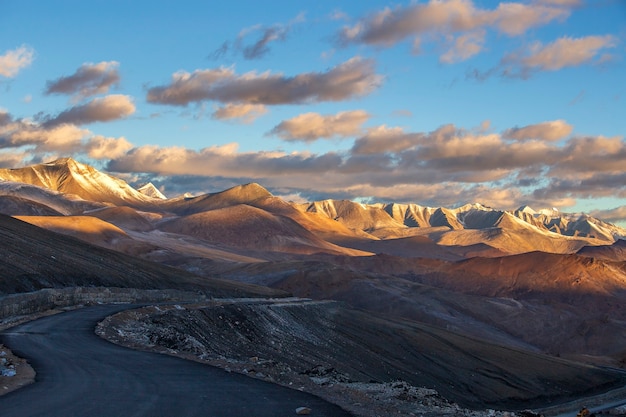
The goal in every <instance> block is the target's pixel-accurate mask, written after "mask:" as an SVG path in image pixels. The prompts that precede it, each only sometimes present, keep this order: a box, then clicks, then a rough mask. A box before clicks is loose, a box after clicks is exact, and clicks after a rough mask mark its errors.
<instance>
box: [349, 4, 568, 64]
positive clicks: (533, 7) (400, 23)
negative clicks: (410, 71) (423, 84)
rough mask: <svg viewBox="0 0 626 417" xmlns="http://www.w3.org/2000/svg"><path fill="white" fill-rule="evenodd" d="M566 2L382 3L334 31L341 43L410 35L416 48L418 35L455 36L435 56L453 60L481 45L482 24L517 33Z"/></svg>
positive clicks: (556, 16)
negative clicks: (488, 5) (492, 4)
mask: <svg viewBox="0 0 626 417" xmlns="http://www.w3.org/2000/svg"><path fill="white" fill-rule="evenodd" d="M567 6H571V4H568V3H565V2H561V4H547V3H543V4H542V3H538V2H535V3H530V4H527V3H519V2H506V3H499V4H498V7H497V8H495V9H483V8H479V7H477V6H475V5H474V3H473V2H472V1H471V0H430V1H429V2H427V3H411V4H410V5H407V6H404V7H396V8H393V9H392V8H388V7H387V8H385V9H383V10H381V11H379V12H377V13H374V14H372V15H370V16H367V17H365V18H363V19H361V20H359V21H358V22H357V23H356V24H354V25H352V26H345V27H344V28H343V29H342V30H341V31H340V32H339V34H338V36H337V38H338V42H339V43H340V44H341V45H344V46H345V45H348V44H354V43H356V44H366V45H374V46H380V47H389V46H392V45H395V44H397V43H399V42H402V41H404V40H406V39H408V38H412V39H413V52H414V53H419V51H420V50H421V49H422V48H421V44H422V41H423V39H425V38H427V39H441V38H443V39H444V40H446V39H450V38H452V39H455V40H454V42H453V44H452V47H451V48H448V50H447V52H445V53H444V54H443V55H442V56H441V57H440V60H441V61H442V62H445V63H453V62H459V61H463V60H466V59H468V58H470V57H472V56H474V55H476V54H477V53H479V52H480V51H482V49H483V45H484V38H485V31H486V30H487V29H491V30H494V31H496V32H498V33H503V34H506V35H508V36H519V35H522V34H523V33H525V32H526V31H528V30H529V29H531V28H533V27H538V26H542V25H546V24H548V23H550V22H552V21H555V20H563V19H565V18H567V17H568V16H569V14H570V9H569V7H567Z"/></svg>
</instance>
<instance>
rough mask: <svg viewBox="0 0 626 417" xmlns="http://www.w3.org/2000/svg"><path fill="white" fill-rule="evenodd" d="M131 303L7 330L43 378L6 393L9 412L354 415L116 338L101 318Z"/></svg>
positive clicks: (1, 336) (6, 339) (3, 400)
mask: <svg viewBox="0 0 626 417" xmlns="http://www.w3.org/2000/svg"><path fill="white" fill-rule="evenodd" d="M127 308H129V307H128V306H121V305H103V306H96V307H89V308H84V309H79V310H74V311H70V312H66V313H62V314H57V315H54V316H49V317H45V318H41V319H38V320H35V321H32V322H29V323H26V324H23V325H20V326H17V327H14V328H11V329H8V330H6V331H5V332H4V333H0V342H2V343H4V344H5V345H6V346H7V347H8V348H10V349H11V350H13V352H14V353H15V354H17V355H19V356H21V357H24V358H26V359H28V360H29V362H30V363H31V365H32V366H33V368H34V369H35V371H36V372H37V377H36V382H35V383H34V384H31V385H29V386H26V387H24V388H22V389H19V390H17V391H14V392H11V393H9V394H7V395H5V396H3V397H0V415H2V417H23V416H31V417H35V416H46V417H55V416H59V417H61V416H62V417H68V416H91V417H98V416H103V417H104V416H107V417H110V416H150V417H158V416H163V417H165V416H167V417H172V416H203V417H240V416H241V417H243V416H254V417H265V416H267V417H283V416H285V417H286V416H294V415H296V412H295V410H296V408H298V407H309V408H311V409H312V410H313V412H312V413H311V415H312V416H328V417H331V416H332V417H344V416H346V417H347V416H351V414H350V413H348V412H346V411H344V410H342V409H341V408H339V407H338V406H335V405H333V404H330V403H328V402H326V401H324V400H322V399H320V398H318V397H315V396H313V395H310V394H307V393H304V392H300V391H297V390H292V389H288V388H285V387H281V386H278V385H275V384H271V383H268V382H264V381H261V380H257V379H252V378H248V377H246V376H243V375H239V374H235V373H228V372H226V371H223V370H221V369H218V368H215V367H212V366H208V365H204V364H200V363H196V362H191V361H186V360H183V359H179V358H175V357H170V356H166V355H161V354H156V353H149V352H140V351H135V350H131V349H127V348H124V347H121V346H117V345H114V344H112V343H109V342H107V341H105V340H103V339H101V338H100V337H98V336H97V335H96V334H95V333H94V328H95V325H96V323H97V322H98V321H99V320H102V319H103V318H104V317H106V316H108V315H110V314H113V313H116V312H118V311H121V310H124V309H127Z"/></svg>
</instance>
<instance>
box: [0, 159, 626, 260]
mask: <svg viewBox="0 0 626 417" xmlns="http://www.w3.org/2000/svg"><path fill="white" fill-rule="evenodd" d="M0 180H3V181H0V212H2V213H5V214H10V215H19V216H42V215H43V216H53V215H62V216H67V215H74V216H76V215H81V216H84V215H89V216H90V217H96V218H100V219H101V220H102V221H105V222H108V223H111V224H113V225H118V226H122V227H121V228H122V229H130V230H134V229H141V230H143V231H146V230H149V229H152V230H161V231H163V232H167V233H179V232H181V233H182V234H183V235H186V236H193V237H199V238H202V239H203V240H204V241H209V242H212V243H215V244H220V245H222V246H229V247H231V248H235V249H236V248H241V247H245V248H248V249H258V246H259V244H260V242H263V250H262V252H273V251H277V252H286V253H320V252H321V253H329V254H339V253H342V254H360V255H364V254H367V253H369V254H373V253H387V254H390V255H398V254H400V255H402V256H409V255H412V256H415V257H435V258H444V259H453V258H458V257H472V256H501V255H503V254H516V253H525V252H532V251H536V250H540V251H543V252H551V253H575V252H576V251H578V250H580V249H581V248H583V247H586V246H601V245H609V244H612V243H614V242H616V241H617V240H619V239H621V238H626V230H624V229H622V228H620V227H618V226H615V225H613V224H610V223H606V222H603V221H601V220H599V219H596V218H593V217H591V216H588V215H585V214H568V213H561V212H559V211H557V210H555V209H551V210H539V211H535V210H533V209H531V208H530V207H527V206H524V207H520V208H519V209H517V210H514V211H504V210H498V209H493V208H489V207H485V206H483V205H481V204H467V205H465V206H462V207H458V208H454V209H451V208H445V207H424V206H420V205H418V204H397V203H389V204H384V203H379V204H360V203H356V202H353V201H346V200H341V201H338V200H324V201H316V202H311V203H304V204H295V203H289V202H286V201H283V200H281V199H279V198H277V197H274V196H272V194H270V193H269V192H268V191H267V190H266V189H264V188H263V187H262V186H260V185H258V184H254V183H253V184H245V185H241V186H237V187H234V188H231V189H229V190H226V191H223V192H220V193H214V194H206V195H201V196H197V197H190V196H182V197H177V198H171V199H168V198H166V197H165V196H164V195H163V194H162V193H161V192H160V191H159V190H158V189H156V188H155V187H154V186H153V185H152V184H147V185H145V186H143V187H141V188H140V189H138V190H136V189H134V188H133V187H131V186H130V185H129V184H127V183H126V182H125V181H123V180H121V179H119V178H115V177H112V176H110V175H107V174H105V173H102V172H100V171H98V170H96V169H94V168H93V167H91V166H88V165H85V164H81V163H79V162H77V161H76V160H74V159H72V158H63V159H58V160H56V161H53V162H50V163H43V164H37V165H33V166H29V167H25V168H18V169H2V170H0ZM114 207H117V208H118V209H117V210H114V209H113V208H114ZM122 207H124V208H125V209H124V210H123V211H121V210H120V208H122ZM220 210H221V211H220ZM149 213H151V214H149ZM131 218H134V219H135V220H134V222H135V223H136V224H130V223H131V220H130V219H131ZM27 220H28V219H27ZM30 220H31V221H32V222H33V223H39V224H40V225H43V224H44V222H43V221H42V220H41V219H39V220H37V219H34V218H33V219H30ZM155 220H158V221H155ZM45 223H46V224H48V226H49V227H50V228H52V229H56V230H60V228H59V227H55V226H54V225H52V224H51V222H49V221H48V222H45ZM101 226H102V227H103V228H104V226H103V225H101ZM209 226H210V227H209ZM83 227H84V225H82V226H81V228H83ZM244 230H245V232H244ZM134 231H138V230H134ZM77 233H78V232H77ZM134 238H135V239H137V238H138V236H134ZM398 239H403V241H402V245H398V244H397V240H398ZM92 240H93V239H92ZM394 241H396V242H395V243H393V242H394ZM427 243H430V245H427ZM399 246H401V247H399ZM426 246H430V247H429V248H428V249H427V248H426ZM411 251H413V252H412V253H411Z"/></svg>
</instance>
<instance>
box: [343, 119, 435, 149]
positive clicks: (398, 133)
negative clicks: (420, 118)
mask: <svg viewBox="0 0 626 417" xmlns="http://www.w3.org/2000/svg"><path fill="white" fill-rule="evenodd" d="M423 136H424V135H423V134H422V133H405V132H404V129H402V128H399V127H392V128H390V127H387V126H384V125H383V126H378V127H375V128H372V129H370V130H369V132H368V133H367V134H366V135H365V136H362V137H360V138H358V139H357V140H356V141H355V142H354V146H353V147H352V153H353V154H355V155H366V154H369V155H373V154H381V153H389V152H392V153H398V152H401V151H404V150H406V149H410V148H413V147H414V146H416V145H417V144H418V143H419V141H420V140H421V139H422V138H423Z"/></svg>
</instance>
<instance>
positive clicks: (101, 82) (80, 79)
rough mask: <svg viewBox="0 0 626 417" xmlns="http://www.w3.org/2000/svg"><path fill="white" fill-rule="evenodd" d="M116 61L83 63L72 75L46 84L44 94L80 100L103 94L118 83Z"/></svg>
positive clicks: (117, 65) (117, 64)
mask: <svg viewBox="0 0 626 417" xmlns="http://www.w3.org/2000/svg"><path fill="white" fill-rule="evenodd" d="M118 67H119V63H118V62H116V61H103V62H99V63H97V64H93V63H90V62H88V63H85V64H83V65H81V66H80V67H79V68H78V69H77V70H76V71H75V72H74V74H72V75H68V76H66V77H60V78H57V79H56V80H53V81H48V82H47V84H46V90H45V94H68V95H73V96H74V98H75V99H76V100H81V99H84V98H87V97H90V96H94V95H96V94H104V93H107V92H108V91H109V89H110V88H111V86H114V85H117V84H119V82H120V74H119V71H118Z"/></svg>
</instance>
